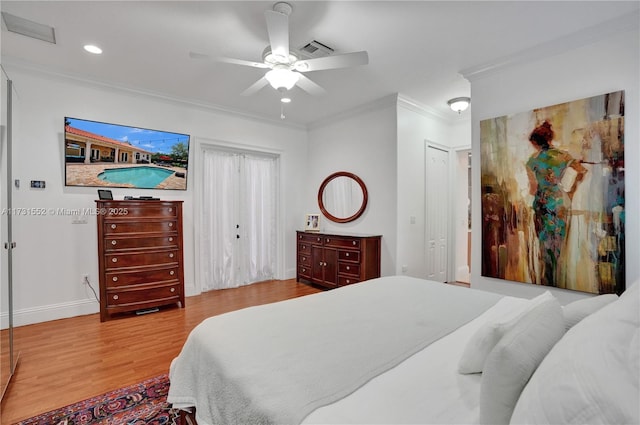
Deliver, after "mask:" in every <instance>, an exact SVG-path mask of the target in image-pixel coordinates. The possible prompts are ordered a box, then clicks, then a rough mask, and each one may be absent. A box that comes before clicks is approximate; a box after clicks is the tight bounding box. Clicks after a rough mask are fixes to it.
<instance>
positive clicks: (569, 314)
mask: <svg viewBox="0 0 640 425" xmlns="http://www.w3.org/2000/svg"><path fill="white" fill-rule="evenodd" d="M617 299H618V296H617V295H616V294H605V295H598V296H595V297H590V298H584V299H581V300H578V301H574V302H572V303H569V304H567V305H565V306H564V307H563V308H562V314H563V315H564V324H565V327H566V328H567V330H569V329H571V328H572V327H573V326H574V325H575V324H576V323H578V322H579V321H581V320H582V319H584V318H585V317H587V316H588V315H590V314H592V313H595V312H596V311H598V310H600V309H601V308H602V307H604V306H605V305H607V304H609V303H610V302H613V301H615V300H617Z"/></svg>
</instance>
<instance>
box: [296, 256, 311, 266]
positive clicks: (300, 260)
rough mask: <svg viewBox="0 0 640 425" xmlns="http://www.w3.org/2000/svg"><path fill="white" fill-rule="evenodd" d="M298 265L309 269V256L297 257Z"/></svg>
mask: <svg viewBox="0 0 640 425" xmlns="http://www.w3.org/2000/svg"><path fill="white" fill-rule="evenodd" d="M298 264H300V265H301V266H307V267H311V255H298Z"/></svg>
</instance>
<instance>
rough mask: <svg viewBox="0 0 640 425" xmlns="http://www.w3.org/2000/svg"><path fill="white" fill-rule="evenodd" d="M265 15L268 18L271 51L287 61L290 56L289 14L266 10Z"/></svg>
mask: <svg viewBox="0 0 640 425" xmlns="http://www.w3.org/2000/svg"><path fill="white" fill-rule="evenodd" d="M264 16H265V18H266V20H267V32H268V33H269V44H270V45H271V53H273V54H274V55H278V56H281V57H282V58H283V60H285V61H286V60H287V59H288V58H289V16H287V15H285V14H284V13H280V12H276V11H274V10H267V11H265V12H264Z"/></svg>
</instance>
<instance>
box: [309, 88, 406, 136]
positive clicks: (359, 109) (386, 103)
mask: <svg viewBox="0 0 640 425" xmlns="http://www.w3.org/2000/svg"><path fill="white" fill-rule="evenodd" d="M397 99H398V95H397V94H396V93H393V94H390V95H388V96H384V97H381V98H379V99H376V100H373V101H371V102H367V103H364V104H362V105H359V106H356V107H355V108H352V109H348V110H346V111H342V112H338V113H336V114H333V115H330V116H328V117H325V118H322V119H319V120H317V121H314V122H312V123H310V124H309V125H308V126H307V129H308V130H315V129H317V128H321V127H325V126H327V125H331V124H334V123H336V122H339V121H344V120H346V119H348V118H352V117H354V116H357V115H360V114H363V113H366V112H371V111H376V110H379V109H384V108H388V107H390V106H393V107H395V106H396V105H397Z"/></svg>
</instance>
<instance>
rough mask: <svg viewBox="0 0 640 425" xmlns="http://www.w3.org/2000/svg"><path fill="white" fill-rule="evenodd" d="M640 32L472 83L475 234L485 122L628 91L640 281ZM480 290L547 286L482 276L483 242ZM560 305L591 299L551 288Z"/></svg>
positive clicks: (630, 212) (629, 194)
mask: <svg viewBox="0 0 640 425" xmlns="http://www.w3.org/2000/svg"><path fill="white" fill-rule="evenodd" d="M639 39H640V37H639V34H638V31H637V29H636V30H632V31H625V32H622V33H618V34H614V35H611V36H608V37H606V38H603V39H602V40H601V41H598V42H593V43H592V44H588V45H585V46H582V47H577V48H572V49H570V50H568V51H566V52H564V53H562V54H560V55H555V56H552V57H546V58H543V59H539V60H534V61H531V62H529V63H519V64H517V65H515V64H514V65H511V66H508V67H505V68H503V69H497V70H491V71H489V72H487V73H486V74H478V75H476V76H474V77H473V78H472V79H471V92H472V98H473V104H472V107H473V110H472V112H473V114H472V117H473V119H472V121H473V122H472V134H473V150H472V155H473V186H474V190H473V201H472V202H473V232H474V235H478V236H479V234H480V227H479V226H478V223H479V222H480V219H481V214H480V184H479V182H480V162H479V155H480V146H479V144H480V124H479V123H480V121H481V120H484V119H487V118H492V117H498V116H502V115H508V114H512V113H518V112H524V111H528V110H531V109H533V108H536V107H543V106H548V105H554V104H558V103H562V102H567V101H571V100H576V99H581V98H586V97H590V96H595V95H599V94H604V93H608V92H612V91H617V90H621V89H622V90H625V95H626V103H625V121H626V122H625V140H626V143H625V188H626V211H627V213H626V217H627V223H626V240H627V244H626V249H627V251H626V258H627V263H626V280H627V284H628V285H629V284H631V283H632V282H634V281H636V280H638V278H639V277H640V263H639V262H638V261H637V260H638V258H640V252H639V250H640V244H638V243H637V241H638V240H639V239H640V229H639V223H638V217H639V216H640V214H639V213H640V203H639V200H640V177H639V172H640V143H638V140H640V139H639V136H640V134H639V133H640V131H639V129H640V120H639V118H638V117H640V110H639V106H640V104H639V100H640V99H639V89H640V86H639V80H640V79H639V75H640V66H639V52H640V46H639ZM472 248H473V249H472V267H471V269H472V277H471V285H472V287H474V288H478V289H484V290H490V291H495V292H500V293H503V294H508V295H515V296H522V297H528V298H529V297H532V296H535V295H537V294H539V293H541V292H542V291H544V290H546V289H549V288H547V287H538V286H535V285H530V284H521V283H512V282H507V281H503V280H498V279H490V278H486V277H482V276H480V270H481V268H480V267H481V258H480V253H481V241H480V238H479V237H474V238H473V241H472ZM550 289H551V290H552V292H553V293H554V295H556V296H557V297H558V298H559V299H560V301H563V302H569V301H571V300H575V299H578V298H583V297H585V296H586V295H585V294H582V293H579V292H574V291H567V290H560V289H555V288H550Z"/></svg>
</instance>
